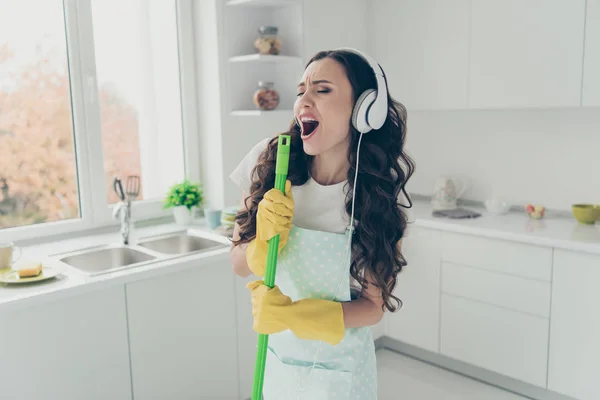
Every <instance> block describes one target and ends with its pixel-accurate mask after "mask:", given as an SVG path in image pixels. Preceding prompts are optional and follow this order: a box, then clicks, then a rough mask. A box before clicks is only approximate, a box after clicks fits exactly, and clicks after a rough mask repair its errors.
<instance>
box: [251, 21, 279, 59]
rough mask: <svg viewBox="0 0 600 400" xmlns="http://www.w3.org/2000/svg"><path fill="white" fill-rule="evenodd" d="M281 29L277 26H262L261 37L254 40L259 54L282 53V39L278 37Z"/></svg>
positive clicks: (259, 30)
mask: <svg viewBox="0 0 600 400" xmlns="http://www.w3.org/2000/svg"><path fill="white" fill-rule="evenodd" d="M277 32H279V28H277V27H276V26H261V27H260V28H259V29H258V33H259V36H258V37H257V38H256V40H254V47H255V48H256V50H258V52H259V54H270V55H277V54H279V52H280V51H281V39H279V38H278V37H277Z"/></svg>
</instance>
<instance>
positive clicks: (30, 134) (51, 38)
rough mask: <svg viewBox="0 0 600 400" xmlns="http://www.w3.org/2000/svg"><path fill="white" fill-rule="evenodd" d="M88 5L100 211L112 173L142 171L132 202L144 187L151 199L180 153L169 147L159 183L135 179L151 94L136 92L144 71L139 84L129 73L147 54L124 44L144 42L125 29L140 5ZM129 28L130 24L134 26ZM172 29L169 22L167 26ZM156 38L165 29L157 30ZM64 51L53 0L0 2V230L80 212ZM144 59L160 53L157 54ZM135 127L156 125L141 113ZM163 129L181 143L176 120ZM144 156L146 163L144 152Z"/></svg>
mask: <svg viewBox="0 0 600 400" xmlns="http://www.w3.org/2000/svg"><path fill="white" fill-rule="evenodd" d="M91 1H92V4H93V5H94V7H95V10H94V12H96V11H97V15H93V17H94V19H93V20H94V25H95V26H94V31H95V32H94V36H95V40H94V42H95V47H96V67H97V73H98V79H97V90H98V100H99V101H98V104H99V110H98V112H99V114H100V125H101V126H100V129H99V130H98V132H101V135H102V152H103V158H104V160H103V161H104V162H103V167H104V172H105V173H104V176H105V182H104V185H105V187H106V191H107V199H106V204H107V207H108V204H110V203H114V202H116V201H118V199H117V197H116V195H115V194H114V192H113V190H112V177H114V176H117V175H118V176H119V177H121V178H122V179H123V180H125V178H126V177H127V176H128V175H139V176H142V182H143V184H142V188H141V189H142V191H141V193H140V195H139V196H138V200H142V199H145V192H144V189H145V188H146V192H148V187H150V188H151V189H150V192H151V193H150V196H151V197H153V198H158V197H160V196H161V194H162V190H163V189H162V188H163V187H166V186H167V185H169V184H170V183H171V182H169V180H172V181H177V180H179V179H181V178H182V177H183V167H182V165H183V161H182V155H181V156H180V154H182V149H178V151H179V150H181V153H176V156H175V160H174V161H173V163H172V164H173V165H174V166H175V167H173V171H174V172H172V173H171V174H170V175H167V176H166V177H164V176H163V177H162V179H163V181H164V182H161V184H160V185H156V184H155V185H154V186H152V185H150V184H148V181H146V184H145V185H144V177H143V174H144V173H146V175H149V173H148V171H150V174H152V175H155V174H156V173H155V172H154V170H152V167H151V164H150V163H149V162H148V161H146V165H147V166H149V165H150V167H146V168H150V169H149V170H148V169H147V170H144V171H143V168H142V165H143V164H144V163H143V161H142V159H143V157H142V152H141V150H140V148H142V149H143V148H144V146H141V145H140V144H141V143H140V125H141V122H140V118H141V116H140V102H139V101H138V100H139V99H145V100H144V101H147V100H146V99H147V98H148V97H149V96H148V93H151V94H156V93H155V92H142V91H141V90H142V89H140V88H143V87H148V86H151V85H148V84H147V81H148V80H149V79H153V77H151V76H149V75H148V74H146V78H147V81H142V78H139V79H137V80H136V79H135V78H136V77H137V76H138V75H140V74H139V73H138V74H136V71H135V70H134V69H133V67H132V65H134V64H135V66H136V68H138V70H139V66H140V65H147V60H146V59H139V58H140V56H139V55H140V53H139V52H137V53H136V52H135V51H132V50H131V48H132V43H133V44H139V43H140V41H141V40H150V39H148V38H146V37H145V36H144V32H141V30H140V29H138V30H137V31H135V29H132V27H131V26H134V28H135V26H136V23H135V20H136V19H137V20H139V21H145V20H146V19H147V18H146V16H145V15H143V13H141V12H140V10H142V8H141V7H147V5H145V4H149V3H145V2H143V1H140V0H118V1H117V0H100V1H93V0H91ZM166 3H174V2H169V1H166V0H165V1H161V2H160V3H159V2H156V7H159V6H160V7H165V4H166ZM32 7H34V8H36V10H35V12H33V11H32ZM167 7H168V6H167ZM142 11H143V10H142ZM118 13H120V14H119V15H116V14H118ZM155 13H156V12H155ZM163 14H166V13H163ZM167 16H168V15H167ZM165 18H166V17H165ZM174 19H175V18H174V13H173V21H174ZM132 20H134V23H133V24H132V23H130V21H132ZM139 25H140V22H137V27H138V28H139ZM175 26H176V25H175V22H173V24H172V25H171V27H172V30H173V31H174V30H175V28H174V27H175ZM163 36H168V35H166V34H164V33H163ZM172 36H173V38H174V39H173V40H172V43H168V45H169V46H171V47H173V48H174V49H176V47H177V43H176V37H175V36H174V35H172ZM84 45H85V44H84ZM137 47H140V46H139V45H138V46H137ZM67 49H68V43H67V38H66V34H65V20H64V12H63V7H62V1H61V0H37V1H34V0H30V1H22V0H3V2H2V3H0V229H3V228H10V227H16V226H25V225H32V224H39V223H46V222H54V221H60V220H68V219H77V218H80V217H81V208H80V193H79V190H80V189H79V185H78V182H79V179H81V177H79V176H78V170H77V158H78V157H85V156H86V155H85V154H76V149H75V137H76V135H75V134H74V128H73V126H74V124H73V114H72V100H73V99H72V92H71V82H70V80H71V79H73V77H72V76H70V74H69V72H70V69H69V61H71V62H72V61H73V60H69V57H68V55H67V54H68V52H67ZM174 54H175V55H174V57H171V56H170V59H173V58H175V61H174V62H171V64H172V65H174V66H175V67H176V66H177V61H176V57H177V55H176V50H175V53H174ZM153 56H154V57H155V58H160V57H157V54H154V55H153ZM159 56H160V54H159ZM127 57H129V59H128V58H127ZM132 57H138V59H132ZM148 57H150V56H148ZM163 58H165V57H163ZM128 66H129V69H128ZM175 67H173V70H174V69H175ZM147 69H148V70H152V68H147ZM173 75H176V73H174V74H173ZM167 78H168V77H167ZM167 78H165V79H167ZM177 78H178V77H177V76H174V77H173V79H172V80H171V81H172V82H176V81H177ZM171 81H169V82H171ZM132 82H133V83H132ZM174 92H175V91H174ZM177 93H178V92H177ZM157 96H158V95H157ZM162 97H165V96H162ZM172 103H173V102H172ZM177 106H178V104H177ZM145 112H146V114H145V115H148V114H149V113H148V112H147V110H145ZM172 114H173V115H176V112H173V113H172ZM142 117H144V115H142ZM176 117H177V116H176ZM145 124H146V125H145V126H151V127H154V126H155V125H158V124H156V123H155V121H154V120H151V121H149V120H148V119H147V120H146V121H145ZM171 125H173V126H174V127H173V129H172V132H169V133H170V134H172V135H173V138H174V139H173V140H172V142H174V143H175V147H176V146H177V144H178V143H179V142H181V141H182V139H181V130H180V129H178V127H177V124H176V123H172V124H171ZM155 130H156V129H155ZM144 134H145V133H144ZM154 135H155V136H152V137H151V136H146V137H145V140H146V143H153V141H158V140H159V136H157V135H159V134H157V133H154ZM178 141H179V142H178ZM148 147H152V146H148V145H146V148H148ZM155 147H160V146H155ZM163 147H164V146H163ZM152 150H153V149H152V148H151V149H150V150H146V151H152ZM154 151H156V150H154ZM145 157H146V160H148V159H150V160H152V159H153V160H154V161H155V163H156V156H155V155H154V154H146V155H145ZM156 175H158V174H156ZM146 178H147V179H148V176H146ZM165 190H166V189H165ZM146 194H147V193H146Z"/></svg>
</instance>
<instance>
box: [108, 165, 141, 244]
mask: <svg viewBox="0 0 600 400" xmlns="http://www.w3.org/2000/svg"><path fill="white" fill-rule="evenodd" d="M113 188H114V190H115V193H116V194H117V196H118V197H119V199H121V201H120V202H119V203H117V204H116V205H115V208H114V211H113V217H114V218H115V219H119V220H120V221H121V229H120V232H121V239H122V242H123V244H124V245H128V244H129V235H130V233H131V201H132V200H135V199H136V198H137V196H138V195H139V193H140V178H139V177H138V176H129V177H127V191H126V192H125V191H124V190H123V185H122V184H121V180H120V179H118V178H115V180H114V182H113Z"/></svg>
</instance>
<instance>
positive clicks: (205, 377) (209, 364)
mask: <svg viewBox="0 0 600 400" xmlns="http://www.w3.org/2000/svg"><path fill="white" fill-rule="evenodd" d="M205 262H206V263H201V262H198V261H197V260H196V261H193V262H190V264H191V265H190V268H189V269H186V270H183V271H179V272H176V273H171V274H168V275H162V276H158V277H154V278H151V279H147V280H144V281H139V282H135V283H131V284H128V285H127V308H128V316H129V335H130V346H131V368H132V377H133V395H134V397H135V398H136V399H144V400H152V399H156V400H159V399H160V400H162V399H217V398H218V399H231V400H234V399H237V398H238V385H237V347H236V329H235V293H234V286H233V285H234V281H233V279H234V278H233V273H232V272H231V265H230V264H229V263H228V262H226V261H221V262H213V263H210V264H209V261H205Z"/></svg>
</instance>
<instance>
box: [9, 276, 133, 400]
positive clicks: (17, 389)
mask: <svg viewBox="0 0 600 400" xmlns="http://www.w3.org/2000/svg"><path fill="white" fill-rule="evenodd" d="M2 290H4V289H2ZM6 290H11V289H6ZM12 290H19V289H12ZM0 393H1V394H0V397H1V398H3V399H10V400H47V399H61V400H80V399H86V400H105V399H111V400H127V399H131V398H132V396H131V377H130V374H129V353H128V348H127V318H126V309H125V291H124V288H123V286H118V287H112V288H109V289H103V290H96V291H92V292H89V293H84V294H79V295H77V296H76V297H73V296H69V297H65V298H62V299H59V300H53V301H49V302H48V303H45V304H41V305H36V306H32V307H27V308H23V309H19V310H15V311H10V312H7V313H2V314H0Z"/></svg>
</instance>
